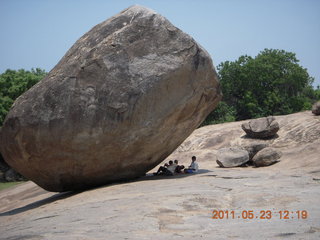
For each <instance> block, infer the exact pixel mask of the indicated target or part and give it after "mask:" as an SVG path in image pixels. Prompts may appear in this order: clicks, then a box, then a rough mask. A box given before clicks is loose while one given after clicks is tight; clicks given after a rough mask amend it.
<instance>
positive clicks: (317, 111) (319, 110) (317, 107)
mask: <svg viewBox="0 0 320 240" xmlns="http://www.w3.org/2000/svg"><path fill="white" fill-rule="evenodd" d="M312 113H313V114H314V115H320V101H319V102H316V103H315V104H313V106H312Z"/></svg>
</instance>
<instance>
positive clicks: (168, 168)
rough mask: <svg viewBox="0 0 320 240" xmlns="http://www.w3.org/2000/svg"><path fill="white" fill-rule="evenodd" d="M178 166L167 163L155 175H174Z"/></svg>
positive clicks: (170, 162)
mask: <svg viewBox="0 0 320 240" xmlns="http://www.w3.org/2000/svg"><path fill="white" fill-rule="evenodd" d="M176 167H177V164H175V163H173V161H171V160H170V161H169V164H167V163H165V164H164V166H161V167H159V169H158V171H157V172H156V173H154V175H160V174H165V175H173V174H174V172H175V170H176Z"/></svg>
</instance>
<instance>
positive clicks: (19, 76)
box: [0, 68, 46, 126]
mask: <svg viewBox="0 0 320 240" xmlns="http://www.w3.org/2000/svg"><path fill="white" fill-rule="evenodd" d="M45 75H46V72H45V71H44V70H42V69H40V68H36V69H31V71H26V70H24V69H20V70H17V71H16V70H10V69H8V70H6V71H5V72H4V73H2V74H0V126H2V123H3V121H4V119H5V116H6V115H7V113H8V111H9V109H10V107H11V105H12V104H13V102H14V100H15V99H16V98H17V97H19V96H20V95H21V94H22V93H24V92H25V91H26V90H28V89H29V88H31V87H32V86H33V85H34V84H36V83H37V82H38V81H39V80H41V79H42V78H43V77H44V76H45Z"/></svg>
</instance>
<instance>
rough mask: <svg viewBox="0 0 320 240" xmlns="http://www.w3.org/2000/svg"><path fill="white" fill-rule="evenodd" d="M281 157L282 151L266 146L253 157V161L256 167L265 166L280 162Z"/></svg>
mask: <svg viewBox="0 0 320 240" xmlns="http://www.w3.org/2000/svg"><path fill="white" fill-rule="evenodd" d="M280 158H281V152H280V151H278V150H276V149H274V148H272V147H266V148H264V149H262V150H261V151H259V152H258V153H257V154H256V155H255V156H254V157H253V159H252V162H253V165H255V166H256V167H264V166H269V165H271V164H274V163H276V162H279V159H280Z"/></svg>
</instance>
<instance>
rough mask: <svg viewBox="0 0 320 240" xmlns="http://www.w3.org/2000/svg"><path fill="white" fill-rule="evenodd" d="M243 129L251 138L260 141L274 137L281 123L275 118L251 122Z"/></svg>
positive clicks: (244, 124) (270, 117) (243, 126)
mask: <svg viewBox="0 0 320 240" xmlns="http://www.w3.org/2000/svg"><path fill="white" fill-rule="evenodd" d="M241 127H242V129H243V130H244V131H245V132H246V134H247V135H248V136H249V137H251V138H259V139H264V138H270V137H274V136H275V135H276V133H277V132H278V131H279V123H278V122H277V121H276V120H275V118H274V117H273V116H269V117H264V118H258V119H253V120H250V121H249V122H246V123H243V124H242V125H241Z"/></svg>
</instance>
